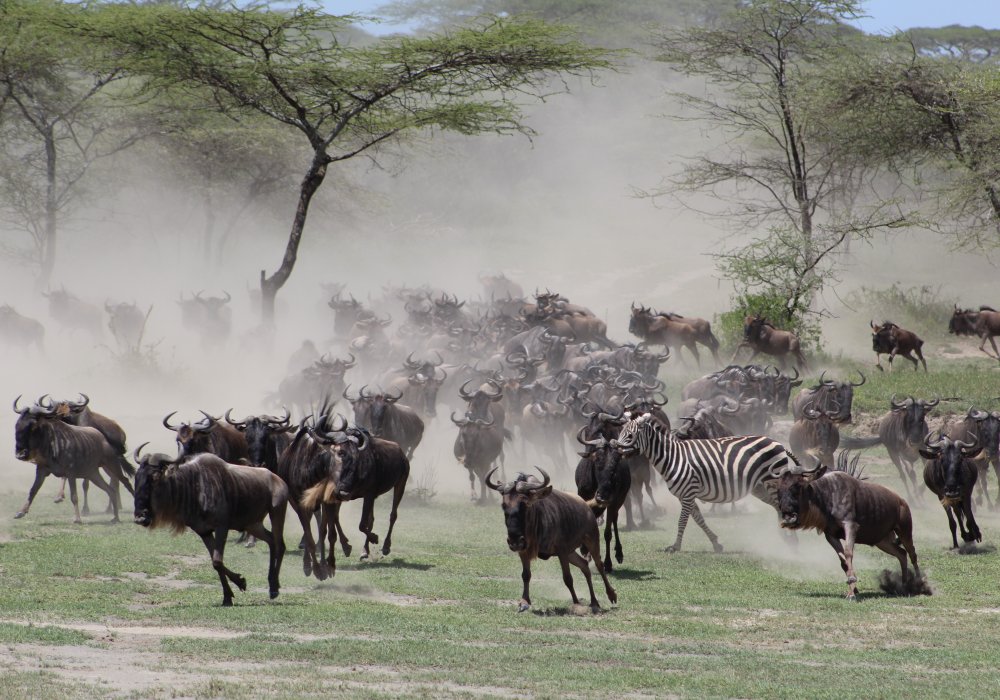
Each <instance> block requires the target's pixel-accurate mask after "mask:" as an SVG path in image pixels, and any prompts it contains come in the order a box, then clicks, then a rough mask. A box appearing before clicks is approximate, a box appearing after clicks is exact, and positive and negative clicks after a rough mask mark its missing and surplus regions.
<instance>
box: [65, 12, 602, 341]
mask: <svg viewBox="0 0 1000 700" xmlns="http://www.w3.org/2000/svg"><path fill="white" fill-rule="evenodd" d="M101 15H102V17H101V20H100V21H97V22H94V23H92V24H90V25H89V26H87V27H85V28H84V30H85V32H86V34H87V35H88V36H90V37H93V38H100V39H101V40H103V41H105V42H108V43H109V44H110V45H111V46H113V47H116V48H117V49H119V50H121V51H123V52H125V53H127V54H128V55H129V56H130V58H131V60H130V63H129V66H130V70H131V72H132V74H133V75H136V76H143V77H146V78H149V79H150V81H151V82H150V86H151V87H154V86H155V87H160V88H164V89H167V90H174V91H176V90H179V91H191V90H198V91H201V90H207V91H209V92H210V94H211V95H212V97H213V99H214V101H215V104H216V105H218V107H219V109H221V110H224V111H235V112H238V113H239V112H247V111H251V112H256V113H258V114H260V115H263V116H265V117H267V118H268V119H271V120H274V121H275V122H277V123H279V124H282V125H284V126H286V127H288V128H289V129H293V130H295V131H296V132H298V134H299V136H300V138H301V139H302V140H304V142H305V143H307V144H308V146H309V149H310V152H311V158H310V162H309V165H308V167H307V168H306V171H305V174H304V176H303V178H302V182H301V186H300V188H299V197H298V205H297V207H296V210H295V214H294V216H293V218H292V224H291V230H290V231H289V235H288V241H287V244H286V246H285V253H284V256H283V257H282V260H281V264H280V265H279V266H278V268H277V269H276V270H275V271H274V272H273V273H271V274H270V275H268V274H267V273H266V271H264V270H262V271H261V274H260V285H261V300H262V304H261V308H262V315H263V321H264V322H265V324H270V323H272V322H273V318H274V299H275V296H276V294H277V292H278V290H279V289H281V287H282V286H283V285H284V284H285V282H287V281H288V278H289V276H290V275H291V273H292V270H293V268H294V267H295V262H296V259H297V257H298V250H299V245H300V243H301V241H302V235H303V232H304V230H305V223H306V218H307V216H308V212H309V205H310V202H311V201H312V198H313V195H314V194H315V193H316V191H317V189H318V188H319V187H320V186H321V185H322V184H323V181H324V180H325V178H326V175H327V170H328V168H329V167H330V165H332V164H335V163H338V162H341V161H346V160H350V159H352V158H355V157H357V156H361V155H367V156H370V157H374V155H376V154H377V153H378V149H379V147H381V146H383V145H385V144H387V143H390V142H393V141H395V140H398V138H399V137H401V136H402V135H404V134H406V133H416V132H419V131H423V130H427V129H442V130H449V131H456V132H459V133H462V134H478V133H482V132H496V133H511V132H522V133H525V132H528V129H527V127H525V125H524V124H523V123H522V119H521V112H520V110H519V107H518V103H517V100H518V99H520V98H524V97H535V98H543V97H545V96H546V95H547V94H549V93H551V92H552V91H553V87H552V84H551V79H552V78H554V77H558V76H564V75H580V74H585V75H590V74H592V71H594V70H595V69H599V68H608V67H610V65H611V64H610V55H609V52H607V51H605V50H602V49H595V48H591V47H587V46H584V45H582V44H580V43H579V42H576V41H573V40H570V39H569V38H568V36H567V34H566V31H565V30H564V29H562V28H559V27H555V26H550V25H547V24H545V23H543V22H539V21H530V20H516V19H503V18H499V17H493V18H485V19H483V20H482V21H481V22H480V23H478V24H477V25H475V26H471V27H466V28H462V29H456V30H454V31H451V32H446V33H442V34H438V35H432V36H428V37H422V38H409V37H393V38H387V39H383V40H379V41H375V42H373V43H370V44H364V45H355V44H351V43H348V42H344V41H342V40H341V36H342V35H343V34H345V33H346V32H347V31H348V29H349V28H350V27H351V25H352V24H353V23H354V22H356V21H358V20H360V19H362V18H360V17H358V16H353V15H350V16H342V17H341V16H331V15H326V14H323V13H321V12H319V11H318V10H314V9H307V8H304V7H301V6H300V7H299V8H297V9H295V10H292V11H289V12H282V13H279V12H270V11H266V10H258V9H249V10H247V9H238V8H231V9H227V10H225V11H219V10H213V9H190V10H187V9H177V8H173V7H143V8H134V7H120V6H119V7H109V8H104V9H103V10H102V12H101ZM564 88H565V85H562V86H561V87H560V89H564Z"/></svg>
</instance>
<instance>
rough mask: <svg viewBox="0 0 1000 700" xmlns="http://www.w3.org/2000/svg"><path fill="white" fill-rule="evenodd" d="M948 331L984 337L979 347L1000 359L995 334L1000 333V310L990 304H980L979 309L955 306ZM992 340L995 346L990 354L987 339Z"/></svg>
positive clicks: (992, 344)
mask: <svg viewBox="0 0 1000 700" xmlns="http://www.w3.org/2000/svg"><path fill="white" fill-rule="evenodd" d="M948 332H949V333H952V334H954V335H975V336H979V337H980V338H981V339H982V342H981V343H979V349H980V350H981V351H982V352H984V353H986V354H987V355H989V356H990V357H992V358H994V359H997V360H1000V352H998V351H997V344H996V341H995V340H993V337H994V336H997V335H1000V311H996V310H995V309H994V308H993V307H990V306H980V307H979V311H973V310H972V309H960V308H958V306H957V305H956V306H955V311H954V313H953V314H952V316H951V320H950V321H949V322H948ZM987 340H988V341H990V345H991V346H992V347H993V354H992V355H990V353H989V351H988V350H987V349H986V341H987Z"/></svg>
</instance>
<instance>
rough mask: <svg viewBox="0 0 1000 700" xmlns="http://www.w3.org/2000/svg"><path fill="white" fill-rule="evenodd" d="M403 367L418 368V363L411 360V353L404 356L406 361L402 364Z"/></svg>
mask: <svg viewBox="0 0 1000 700" xmlns="http://www.w3.org/2000/svg"><path fill="white" fill-rule="evenodd" d="M403 365H404V366H405V367H406V368H407V369H417V368H418V367H420V363H419V362H416V361H415V360H414V359H413V353H412V352H411V353H410V354H409V355H407V356H406V360H405V361H404V362H403Z"/></svg>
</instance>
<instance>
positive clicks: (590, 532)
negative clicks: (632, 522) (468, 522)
mask: <svg viewBox="0 0 1000 700" xmlns="http://www.w3.org/2000/svg"><path fill="white" fill-rule="evenodd" d="M538 471H539V472H541V474H542V477H543V478H544V479H545V480H544V481H542V482H539V481H538V479H536V478H535V477H533V476H527V475H525V474H518V475H517V478H516V479H514V481H511V482H509V483H507V484H500V483H494V482H493V481H491V480H490V477H491V476H492V475H493V474H494V473H495V472H496V469H493V470H492V471H491V472H490V473H489V474H487V475H486V484H487V485H488V486H489V487H490V488H491V489H493V490H494V491H497V492H499V493H500V494H501V496H502V499H503V500H502V502H501V507H502V508H503V516H504V521H505V522H506V525H507V546H508V547H510V550H511V551H512V552H516V553H517V555H518V556H519V557H521V580H522V581H523V582H524V590H523V592H522V593H521V601H520V603H519V604H518V611H519V612H524V611H525V610H527V609H528V608H529V607H531V596H530V594H529V592H528V587H529V584H530V583H531V562H532V560H533V559H535V558H540V559H548V558H549V557H553V556H554V557H557V558H558V559H559V564H560V565H561V566H562V573H563V583H565V584H566V587H567V588H568V589H569V592H570V595H571V596H572V597H573V603H574V604H575V605H579V604H580V599H579V598H578V597H577V595H576V590H575V589H574V588H573V576H572V574H570V570H569V565H570V564H573V565H574V566H576V567H578V568H579V569H580V571H582V572H583V575H584V577H585V578H586V579H587V588H588V589H589V590H590V609H591V610H592V611H594V612H597V611H599V610H600V609H601V606H600V604H599V603H598V602H597V595H596V594H595V593H594V581H593V579H592V577H591V575H590V566H589V565H588V564H587V560H586V559H584V558H583V557H581V556H580V554H579V552H577V551H576V550H577V549H578V548H580V547H583V548H584V549H585V550H586V551H587V553H588V554H589V555H590V558H591V559H593V560H594V566H595V567H596V568H597V572H598V573H599V574H600V575H601V578H602V579H603V580H604V590H605V592H606V593H607V594H608V600H609V601H610V602H611V603H612V604H614V603H617V602H618V595H617V594H616V593H615V589H614V588H612V587H611V582H610V581H608V574H607V572H606V571H605V570H604V564H603V563H602V562H601V545H600V539H599V534H598V531H597V518H596V517H595V516H594V513H593V511H591V509H590V508H589V507H588V506H587V504H586V503H585V502H584V501H583V499H582V498H580V497H579V496H577V495H576V494H573V493H566V492H564V491H555V490H553V488H552V486H551V485H550V483H549V481H550V480H549V475H548V474H546V473H545V472H544V471H543V470H541V469H539V470H538Z"/></svg>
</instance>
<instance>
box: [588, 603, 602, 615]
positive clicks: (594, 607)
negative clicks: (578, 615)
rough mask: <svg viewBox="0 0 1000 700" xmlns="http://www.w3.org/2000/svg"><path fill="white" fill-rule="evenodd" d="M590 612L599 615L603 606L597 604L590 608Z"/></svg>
mask: <svg viewBox="0 0 1000 700" xmlns="http://www.w3.org/2000/svg"><path fill="white" fill-rule="evenodd" d="M590 612H592V613H594V614H595V615H596V614H597V613H599V612H601V606H600V605H596V604H595V605H591V606H590Z"/></svg>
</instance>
